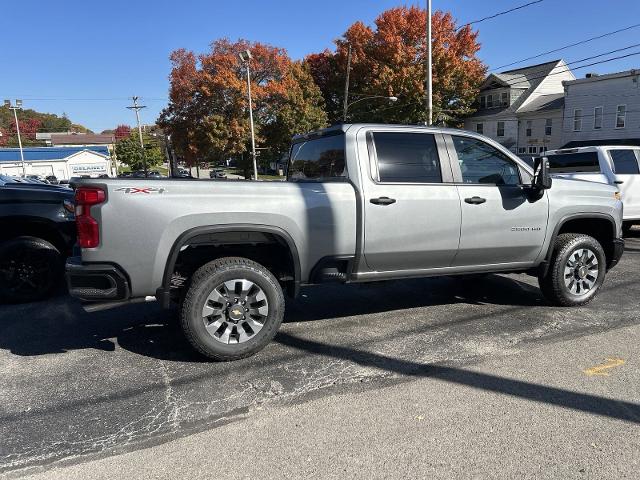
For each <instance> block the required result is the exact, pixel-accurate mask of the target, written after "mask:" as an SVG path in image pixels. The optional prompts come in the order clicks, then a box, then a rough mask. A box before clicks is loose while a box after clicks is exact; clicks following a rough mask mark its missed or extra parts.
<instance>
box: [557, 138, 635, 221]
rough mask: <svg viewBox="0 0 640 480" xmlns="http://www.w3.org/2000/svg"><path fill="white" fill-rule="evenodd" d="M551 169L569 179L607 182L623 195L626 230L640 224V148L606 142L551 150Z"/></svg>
mask: <svg viewBox="0 0 640 480" xmlns="http://www.w3.org/2000/svg"><path fill="white" fill-rule="evenodd" d="M546 157H547V158H548V159H549V166H550V168H551V172H553V173H555V174H557V175H560V176H562V177H565V178H576V179H580V180H589V181H591V182H599V183H606V184H609V185H612V186H614V187H616V188H617V189H618V190H619V191H620V195H621V196H622V203H623V204H624V209H623V224H622V228H623V230H624V232H625V233H626V232H628V231H629V230H630V229H631V227H632V226H633V225H639V224H640V147H635V146H621V145H615V146H614V145H602V146H597V147H578V148H567V149H560V150H549V151H548V152H547V153H546Z"/></svg>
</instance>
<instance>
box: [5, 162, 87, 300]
mask: <svg viewBox="0 0 640 480" xmlns="http://www.w3.org/2000/svg"><path fill="white" fill-rule="evenodd" d="M74 220H75V217H74V203H73V190H71V189H69V188H66V187H60V186H55V185H46V184H42V183H28V182H25V181H23V180H22V179H15V178H12V177H6V176H2V175H0V301H3V302H29V301H34V300H40V299H44V298H46V297H48V296H50V295H51V294H52V293H54V292H55V291H56V290H57V289H58V288H60V286H61V285H63V284H64V260H65V258H66V257H67V256H69V255H70V254H71V250H72V248H73V245H74V243H75V239H76V226H75V221H74Z"/></svg>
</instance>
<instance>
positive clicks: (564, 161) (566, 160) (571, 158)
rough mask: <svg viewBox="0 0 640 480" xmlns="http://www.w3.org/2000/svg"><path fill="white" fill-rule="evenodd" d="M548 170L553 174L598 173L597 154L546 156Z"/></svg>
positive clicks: (578, 153) (577, 153) (581, 153)
mask: <svg viewBox="0 0 640 480" xmlns="http://www.w3.org/2000/svg"><path fill="white" fill-rule="evenodd" d="M547 158H548V159H549V170H550V171H551V172H554V173H584V172H599V171H600V163H599V162H598V152H576V153H563V154H557V155H547Z"/></svg>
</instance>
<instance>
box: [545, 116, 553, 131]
mask: <svg viewBox="0 0 640 480" xmlns="http://www.w3.org/2000/svg"><path fill="white" fill-rule="evenodd" d="M552 130H553V118H547V119H546V120H545V121H544V134H545V135H551V131H552Z"/></svg>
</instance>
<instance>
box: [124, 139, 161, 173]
mask: <svg viewBox="0 0 640 480" xmlns="http://www.w3.org/2000/svg"><path fill="white" fill-rule="evenodd" d="M142 140H143V141H144V145H145V148H144V150H143V149H142V147H141V146H140V139H139V138H138V134H137V133H135V134H132V135H130V136H129V137H126V138H123V139H122V140H119V141H118V142H116V157H117V159H118V163H120V164H124V165H126V166H128V167H129V168H130V169H131V170H144V161H145V159H146V163H147V170H150V169H151V168H152V167H156V166H158V165H161V164H162V162H164V160H165V157H164V154H163V153H162V150H161V149H160V146H159V145H158V144H157V143H156V142H155V141H154V139H152V138H151V137H150V136H148V135H143V136H142Z"/></svg>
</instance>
